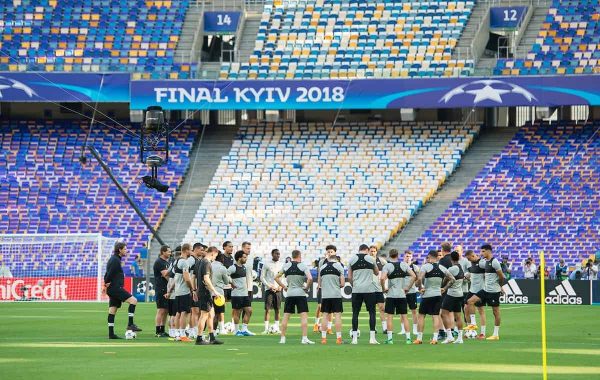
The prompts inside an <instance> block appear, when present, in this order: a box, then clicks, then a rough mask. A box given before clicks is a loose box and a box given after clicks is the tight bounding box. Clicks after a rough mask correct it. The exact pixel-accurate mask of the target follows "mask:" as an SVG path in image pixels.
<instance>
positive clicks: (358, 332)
mask: <svg viewBox="0 0 600 380" xmlns="http://www.w3.org/2000/svg"><path fill="white" fill-rule="evenodd" d="M348 335H349V336H350V339H352V330H350V331H349V332H348ZM356 338H360V329H358V330H356Z"/></svg>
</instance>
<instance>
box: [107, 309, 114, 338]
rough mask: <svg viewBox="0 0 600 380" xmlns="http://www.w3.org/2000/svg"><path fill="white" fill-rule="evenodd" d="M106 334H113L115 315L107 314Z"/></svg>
mask: <svg viewBox="0 0 600 380" xmlns="http://www.w3.org/2000/svg"><path fill="white" fill-rule="evenodd" d="M108 335H115V315H114V314H109V315H108Z"/></svg>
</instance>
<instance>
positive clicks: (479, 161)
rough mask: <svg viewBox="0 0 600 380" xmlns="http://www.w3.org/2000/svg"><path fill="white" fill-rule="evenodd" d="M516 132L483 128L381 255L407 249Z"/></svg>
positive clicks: (508, 129)
mask: <svg viewBox="0 0 600 380" xmlns="http://www.w3.org/2000/svg"><path fill="white" fill-rule="evenodd" d="M517 130H518V128H491V129H482V130H481V132H480V134H479V136H478V138H477V140H475V142H474V143H473V144H472V145H471V148H470V149H469V150H467V152H466V153H465V155H464V156H463V157H462V160H461V162H460V166H459V167H458V168H457V169H456V172H455V173H454V174H453V175H452V176H451V177H450V178H449V179H448V181H446V183H445V184H444V185H443V186H442V188H441V189H440V190H439V191H438V192H437V193H436V194H435V196H434V197H433V198H432V200H431V201H430V202H428V203H427V204H425V205H424V206H423V208H422V209H421V210H420V211H419V212H418V213H417V214H416V215H415V217H414V218H413V219H411V220H410V221H409V222H408V224H407V226H406V227H405V228H404V229H403V230H402V231H400V232H399V233H398V235H396V236H395V237H394V238H393V239H391V240H390V241H389V242H388V243H387V244H386V245H385V246H384V247H383V252H389V250H390V249H393V248H395V249H397V250H399V251H400V252H403V251H404V250H406V249H408V248H409V247H410V245H411V244H412V243H413V242H414V241H416V240H417V239H418V238H419V237H421V235H423V233H424V232H425V231H426V230H427V228H428V227H429V226H430V225H431V224H433V223H434V222H435V221H436V220H437V219H438V217H439V216H440V215H442V214H443V213H444V211H446V209H447V208H448V207H450V205H451V204H452V202H453V201H454V200H455V199H457V198H458V197H459V196H460V195H461V194H462V192H463V191H464V190H465V189H466V188H467V186H469V184H470V183H471V181H473V179H475V177H476V176H477V174H478V173H479V172H480V171H481V170H482V169H483V168H484V167H485V165H486V164H487V163H488V161H489V160H490V159H491V158H492V157H493V156H495V155H497V154H499V153H501V152H502V150H503V149H504V147H505V146H506V145H507V144H508V143H509V142H510V141H511V139H512V138H513V136H514V135H515V133H516V132H517Z"/></svg>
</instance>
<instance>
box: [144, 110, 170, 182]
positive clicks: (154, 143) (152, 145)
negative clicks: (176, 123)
mask: <svg viewBox="0 0 600 380" xmlns="http://www.w3.org/2000/svg"><path fill="white" fill-rule="evenodd" d="M144 116H145V118H144V120H143V123H142V124H141V127H140V129H141V131H140V132H141V133H140V159H141V161H142V163H144V164H146V165H147V166H148V167H150V169H151V170H152V175H149V176H148V175H147V176H144V177H142V181H143V182H144V185H146V187H148V188H150V189H155V190H157V191H159V192H161V193H166V192H167V191H168V190H169V186H168V185H165V184H164V183H162V182H160V181H159V180H158V168H159V167H161V166H163V165H165V164H166V163H167V162H168V161H169V125H168V119H169V114H168V113H167V112H165V111H163V109H162V108H161V107H158V106H155V107H149V108H148V109H147V110H146V111H145V115H144Z"/></svg>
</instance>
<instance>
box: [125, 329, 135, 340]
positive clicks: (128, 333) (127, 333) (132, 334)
mask: <svg viewBox="0 0 600 380" xmlns="http://www.w3.org/2000/svg"><path fill="white" fill-rule="evenodd" d="M136 337H137V334H136V333H135V331H133V330H127V331H125V339H135V338H136Z"/></svg>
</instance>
